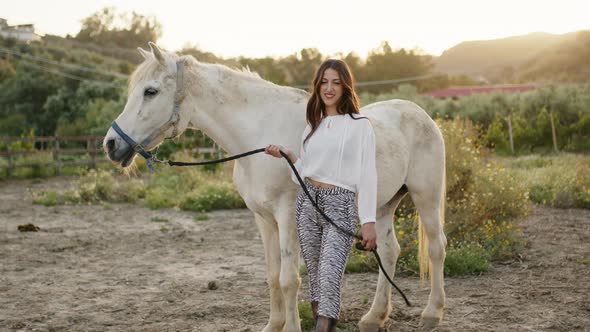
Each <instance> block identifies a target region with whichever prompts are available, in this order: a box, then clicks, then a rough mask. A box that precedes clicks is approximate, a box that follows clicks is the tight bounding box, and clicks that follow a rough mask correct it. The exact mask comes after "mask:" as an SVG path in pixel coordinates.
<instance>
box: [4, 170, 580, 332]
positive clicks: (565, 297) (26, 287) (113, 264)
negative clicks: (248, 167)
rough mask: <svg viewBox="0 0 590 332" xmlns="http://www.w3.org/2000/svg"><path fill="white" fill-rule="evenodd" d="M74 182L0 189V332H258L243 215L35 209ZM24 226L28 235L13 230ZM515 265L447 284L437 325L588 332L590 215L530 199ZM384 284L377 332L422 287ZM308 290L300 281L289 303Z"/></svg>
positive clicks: (354, 313)
mask: <svg viewBox="0 0 590 332" xmlns="http://www.w3.org/2000/svg"><path fill="white" fill-rule="evenodd" d="M73 180H74V179H73V178H67V177H60V178H51V179H48V180H43V181H35V180H7V181H3V182H0V263H1V264H0V330H7V331H17V330H20V331H260V330H261V329H262V327H263V326H264V325H265V323H266V320H267V318H268V306H269V299H268V290H267V284H266V277H265V263H264V254H263V249H262V242H261V240H260V236H259V235H258V231H257V229H256V226H255V224H254V220H253V216H252V214H251V213H250V212H249V211H248V210H241V209H238V210H218V211H213V212H208V213H195V212H191V211H180V210H178V209H169V208H168V209H159V210H150V209H148V208H144V207H140V206H138V205H133V204H121V203H102V204H95V205H68V206H49V207H47V206H42V205H33V204H32V198H31V194H30V191H31V190H32V191H38V190H44V189H52V190H56V189H60V188H65V187H67V186H69V185H70V183H71V182H72V181H73ZM27 223H33V224H35V225H36V226H39V227H40V228H41V229H40V231H39V232H28V233H22V232H19V231H18V230H17V226H18V225H22V224H27ZM520 223H521V225H522V227H523V231H524V238H525V240H526V241H527V244H526V246H525V249H524V251H523V252H522V253H521V254H520V257H516V258H515V259H512V260H509V261H504V262H502V263H495V264H494V266H493V268H492V270H491V271H489V272H486V273H483V274H481V275H479V276H469V277H447V278H446V294H447V308H446V311H445V317H444V320H443V322H442V324H441V326H440V327H439V328H438V330H439V331H588V330H590V318H589V317H590V299H589V298H588V293H589V291H590V273H589V270H590V269H589V265H590V247H589V246H588V242H589V241H590V211H589V210H582V209H554V208H550V207H543V206H537V205H532V206H531V211H530V213H529V215H528V216H527V217H526V218H524V219H523V220H521V221H520ZM376 279H377V274H376V273H356V274H347V275H346V277H345V284H344V290H343V317H342V318H343V319H342V324H341V325H340V327H339V330H341V331H357V328H356V323H357V321H358V320H359V319H360V318H361V317H362V315H363V314H364V313H365V312H366V311H367V310H368V308H369V307H370V304H371V300H372V295H373V292H374V287H375V283H376ZM396 280H397V281H398V282H399V285H400V286H401V288H402V289H404V290H405V291H406V294H407V295H408V297H409V298H410V300H411V301H412V302H413V303H414V304H415V306H414V307H411V308H408V307H405V306H404V305H403V302H402V301H401V299H400V298H399V297H398V296H396V295H395V294H394V300H393V301H394V311H393V313H392V315H391V317H390V318H391V319H390V321H389V322H388V323H387V326H386V330H387V331H413V330H415V329H416V327H417V325H418V321H419V314H420V311H421V309H422V308H423V307H424V305H425V303H426V300H427V296H428V288H421V287H420V286H419V280H418V278H416V277H397V278H396ZM306 294H307V279H306V277H303V280H302V288H301V290H300V294H299V298H300V300H301V301H304V300H305V298H306Z"/></svg>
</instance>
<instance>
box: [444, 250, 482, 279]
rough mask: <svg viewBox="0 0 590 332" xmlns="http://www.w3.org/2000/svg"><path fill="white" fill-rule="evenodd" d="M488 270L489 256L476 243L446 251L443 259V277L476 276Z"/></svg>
mask: <svg viewBox="0 0 590 332" xmlns="http://www.w3.org/2000/svg"><path fill="white" fill-rule="evenodd" d="M489 268H490V255H489V253H488V252H487V250H486V249H485V248H484V247H483V246H481V245H479V244H477V243H467V244H464V245H461V246H459V247H455V246H451V247H449V248H448V249H447V257H446V259H445V275H447V276H458V275H467V274H478V273H481V272H485V271H487V270H488V269H489Z"/></svg>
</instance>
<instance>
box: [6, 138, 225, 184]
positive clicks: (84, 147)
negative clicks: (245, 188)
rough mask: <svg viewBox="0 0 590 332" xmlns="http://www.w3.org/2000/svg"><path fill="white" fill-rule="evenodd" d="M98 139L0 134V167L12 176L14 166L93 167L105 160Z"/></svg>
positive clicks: (214, 149) (200, 150)
mask: <svg viewBox="0 0 590 332" xmlns="http://www.w3.org/2000/svg"><path fill="white" fill-rule="evenodd" d="M102 140H103V137H102V136H59V137H58V136H38V137H0V160H2V159H4V161H5V162H2V163H0V168H4V169H7V171H6V172H7V175H8V176H11V175H12V172H13V170H14V169H17V168H25V167H47V166H50V167H51V166H52V167H53V169H54V172H55V174H56V175H59V174H60V169H61V168H62V167H63V166H69V165H89V166H90V167H92V168H95V167H96V165H97V164H98V163H104V162H109V160H108V158H106V156H105V155H104V152H103V150H102ZM15 143H16V144H15ZM191 150H192V152H196V153H216V152H217V153H219V152H220V150H219V149H218V148H217V147H215V146H214V147H212V148H202V147H196V148H193V149H191ZM26 155H44V156H45V157H46V159H47V161H43V160H37V161H35V162H30V161H25V162H20V161H19V160H17V159H18V157H19V156H26ZM80 155H85V157H81V156H80ZM64 157H65V158H64ZM25 159H26V158H25ZM64 159H65V160H64ZM68 159H70V160H68Z"/></svg>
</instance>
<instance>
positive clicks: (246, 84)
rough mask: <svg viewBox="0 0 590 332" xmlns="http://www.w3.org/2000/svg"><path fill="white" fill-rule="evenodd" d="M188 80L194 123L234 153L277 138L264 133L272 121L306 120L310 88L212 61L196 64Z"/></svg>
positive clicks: (191, 121)
mask: <svg viewBox="0 0 590 332" xmlns="http://www.w3.org/2000/svg"><path fill="white" fill-rule="evenodd" d="M187 81H188V84H187V87H186V88H187V95H186V99H185V102H184V104H185V105H186V107H188V108H189V109H190V119H189V127H190V128H195V129H199V130H201V131H202V132H204V133H205V134H206V135H207V136H209V137H210V138H211V139H213V140H214V141H215V142H216V143H217V144H218V145H219V146H220V147H221V148H222V149H224V150H225V151H227V152H228V153H230V154H237V153H242V152H245V151H248V150H251V149H255V148H260V147H263V146H259V145H260V144H261V141H263V140H265V139H266V140H272V139H274V138H273V137H268V136H266V137H265V133H266V132H272V130H270V131H265V129H266V128H267V127H269V126H280V124H281V123H284V122H290V123H293V124H295V125H297V124H299V123H298V122H302V123H304V121H305V115H304V114H305V103H306V100H307V93H306V92H304V91H302V90H298V89H293V88H288V87H282V86H278V85H274V84H272V83H270V82H267V81H265V80H263V79H261V78H257V77H254V76H251V74H247V73H241V72H237V71H235V70H232V69H229V68H226V67H223V66H219V65H209V64H199V65H198V66H195V67H194V68H192V69H191V70H190V72H189V73H188V77H187ZM301 129H302V128H301ZM300 134H301V133H300V132H299V134H298V135H300ZM277 139H278V137H277ZM269 143H271V141H268V142H266V144H269Z"/></svg>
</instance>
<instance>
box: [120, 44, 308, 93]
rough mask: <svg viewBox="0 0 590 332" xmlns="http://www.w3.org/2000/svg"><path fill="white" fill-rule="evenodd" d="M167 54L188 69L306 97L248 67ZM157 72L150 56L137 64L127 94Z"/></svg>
mask: <svg viewBox="0 0 590 332" xmlns="http://www.w3.org/2000/svg"><path fill="white" fill-rule="evenodd" d="M167 54H168V55H169V56H170V57H171V58H172V59H173V60H174V61H178V60H183V61H185V64H187V65H188V67H191V66H197V65H200V66H205V67H209V68H215V69H217V70H218V71H219V72H221V73H224V74H227V75H226V76H237V77H238V78H242V79H244V80H246V81H249V82H255V83H266V84H269V85H272V86H275V87H278V88H279V87H280V88H286V89H291V90H296V92H298V93H299V94H301V95H305V96H307V92H306V91H304V90H301V89H297V88H293V87H288V86H282V85H277V84H275V83H273V82H271V81H267V80H265V79H263V78H262V77H261V76H260V74H258V73H257V72H255V71H252V70H251V69H250V67H248V66H243V67H242V68H231V67H228V66H226V65H223V64H219V63H207V62H200V61H198V60H197V59H195V57H193V56H192V55H183V56H178V55H177V54H175V53H167ZM159 70H163V69H162V67H161V66H160V64H159V63H158V61H157V60H156V59H155V57H153V56H152V57H148V58H147V59H145V60H144V61H143V62H142V63H140V64H139V66H137V68H136V69H135V70H134V71H133V73H132V74H131V75H129V80H128V84H127V90H128V92H131V88H132V87H134V86H135V85H137V83H139V82H142V81H145V80H148V79H149V78H150V77H152V76H153V74H154V73H155V72H157V71H159Z"/></svg>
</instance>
